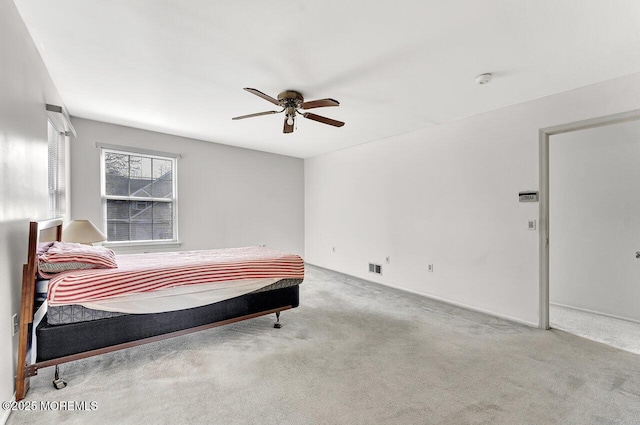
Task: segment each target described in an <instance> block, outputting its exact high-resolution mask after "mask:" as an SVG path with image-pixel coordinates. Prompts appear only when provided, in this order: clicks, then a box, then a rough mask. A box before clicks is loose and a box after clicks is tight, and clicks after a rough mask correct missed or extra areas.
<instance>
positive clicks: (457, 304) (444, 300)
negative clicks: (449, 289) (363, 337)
mask: <svg viewBox="0 0 640 425" xmlns="http://www.w3.org/2000/svg"><path fill="white" fill-rule="evenodd" d="M306 263H307V264H310V265H312V266H314V267H318V268H321V269H325V270H329V271H331V272H334V273H340V274H342V275H345V276H349V277H353V278H355V279H360V280H364V281H365V282H369V283H374V284H378V285H382V286H386V287H389V288H393V289H397V290H399V291H402V292H408V293H410V294H415V295H420V296H421V297H425V298H429V299H432V300H435V301H439V302H442V303H445V304H449V305H452V306H455V307H460V308H464V309H465V310H470V311H475V312H477V313H482V314H486V315H488V316H493V317H498V318H500V319H503V320H507V321H509V322H514V323H518V324H520V325H526V326H530V327H534V328H535V327H537V326H538V325H537V324H536V323H535V322H528V321H526V320H522V319H518V318H516V317H511V316H507V315H505V314H500V313H496V312H494V311H490V310H484V309H482V308H478V307H475V306H472V305H469V304H464V303H461V302H457V301H453V300H450V299H448V298H443V297H438V296H436V295H431V294H427V293H425V292H419V291H416V290H413V289H408V288H403V287H401V286H396V285H393V284H391V283H386V282H374V281H372V280H368V279H365V278H363V277H360V276H354V275H352V274H349V273H343V272H339V271H337V270H332V269H329V268H327V267H322V266H318V265H315V264H313V263H309V262H306Z"/></svg>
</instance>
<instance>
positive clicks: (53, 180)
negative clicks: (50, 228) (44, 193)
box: [47, 121, 66, 218]
mask: <svg viewBox="0 0 640 425" xmlns="http://www.w3.org/2000/svg"><path fill="white" fill-rule="evenodd" d="M47 140H48V145H49V148H48V174H49V217H51V218H58V217H62V216H64V214H65V212H66V207H65V206H66V202H65V187H64V178H65V173H64V170H65V164H64V157H65V146H64V145H65V134H64V133H62V132H60V131H58V130H57V129H56V127H55V126H54V125H53V123H52V122H51V121H49V122H48V125H47Z"/></svg>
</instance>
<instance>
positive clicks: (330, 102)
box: [232, 87, 344, 133]
mask: <svg viewBox="0 0 640 425" xmlns="http://www.w3.org/2000/svg"><path fill="white" fill-rule="evenodd" d="M244 89H245V90H246V91H248V92H249V93H252V94H255V95H256V96H258V97H261V98H263V99H264V100H267V101H269V102H271V103H273V104H274V105H278V106H279V107H281V108H282V110H280V111H266V112H258V113H256V114H249V115H241V116H239V117H234V118H232V119H234V120H242V119H245V118H252V117H259V116H261V115H271V114H279V113H282V112H284V113H285V117H284V129H283V131H282V132H283V133H293V124H294V122H295V118H296V114H298V115H302V116H303V117H304V118H308V119H310V120H313V121H318V122H321V123H323V124H329V125H332V126H334V127H342V126H343V125H344V123H343V122H342V121H336V120H332V119H331V118H326V117H323V116H320V115H316V114H312V113H311V112H301V111H300V109H304V110H306V109H313V108H324V107H326V106H339V105H340V102H338V101H337V100H335V99H318V100H311V101H308V102H305V101H304V98H303V97H302V95H301V94H300V93H298V92H297V91H293V90H287V91H283V92H282V93H280V94H279V95H278V99H274V98H273V97H271V96H269V95H267V94H264V93H262V92H261V91H259V90H256V89H252V88H249V87H245V88H244Z"/></svg>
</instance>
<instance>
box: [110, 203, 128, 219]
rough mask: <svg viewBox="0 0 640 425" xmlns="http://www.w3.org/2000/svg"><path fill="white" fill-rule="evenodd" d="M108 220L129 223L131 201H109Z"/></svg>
mask: <svg viewBox="0 0 640 425" xmlns="http://www.w3.org/2000/svg"><path fill="white" fill-rule="evenodd" d="M107 220H126V221H129V201H116V200H113V199H108V200H107Z"/></svg>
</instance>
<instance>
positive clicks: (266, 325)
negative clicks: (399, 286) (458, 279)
mask: <svg viewBox="0 0 640 425" xmlns="http://www.w3.org/2000/svg"><path fill="white" fill-rule="evenodd" d="M307 270H308V272H307V277H306V279H305V282H304V283H303V284H302V286H301V287H300V289H301V305H300V307H299V308H297V309H294V310H291V311H287V312H285V313H283V315H282V320H283V323H284V327H283V328H282V329H274V328H273V327H272V323H273V317H262V318H258V319H253V320H250V321H245V322H242V323H237V324H232V325H228V326H226V327H222V328H217V329H212V330H209V331H204V332H200V333H196V334H192V335H187V336H184V337H179V338H175V339H172V340H168V341H163V342H159V343H153V344H149V345H146V346H143V347H137V348H133V349H128V350H124V351H121V352H117V353H110V354H106V355H103V356H99V357H95V358H91V359H85V360H82V361H78V362H75V363H71V364H68V365H65V366H63V368H62V371H63V375H64V377H65V379H66V380H67V382H68V383H69V386H68V387H67V388H65V389H64V390H60V391H56V390H55V389H53V387H52V386H51V379H52V375H53V368H49V369H45V370H41V371H40V374H39V375H38V376H37V377H35V378H33V379H32V381H31V382H32V384H31V390H30V391H29V394H28V396H27V398H26V401H33V402H36V403H35V404H39V402H40V401H62V400H64V401H76V402H82V401H86V402H90V401H95V402H96V405H97V409H95V410H92V411H46V412H43V411H23V412H13V413H12V414H11V416H10V418H9V421H8V423H9V424H12V425H15V424H52V423H72V424H83V425H86V424H94V423H96V424H97V423H99V424H111V423H113V424H164V423H166V424H183V423H184V424H224V425H234V424H274V425H275V424H281V425H285V424H296V425H301V424H323V425H329V424H363V425H364V424H366V425H374V424H389V425H395V424H402V425H408V424H442V425H445V424H446V425H466V424H469V425H471V424H474V425H476V424H488V425H489V424H490V425H500V424H505V425H518V424H522V425H525V424H526V425H537V424H540V425H542V424H545V425H547V424H549V425H551V424H563V425H570V424H588V425H596V424H607V425H611V424H624V425H632V424H639V423H640V356H638V355H636V354H632V353H629V352H625V351H622V350H618V349H614V348H611V347H609V346H606V345H603V344H599V343H596V342H593V341H589V340H586V339H582V338H579V337H577V336H574V335H571V334H568V333H564V332H562V331H557V330H554V331H541V330H537V329H534V328H528V327H525V326H520V325H517V324H513V323H509V322H506V321H503V320H500V319H496V318H493V317H490V316H485V315H482V314H479V313H474V312H470V311H466V310H462V309H459V308H456V307H452V306H449V305H446V304H441V303H438V302H435V301H431V300H429V299H426V298H422V297H420V296H417V295H412V294H408V293H404V292H401V291H397V290H394V289H390V288H386V287H383V286H379V285H376V284H373V283H368V282H364V281H361V280H358V279H354V278H350V277H346V276H343V275H340V274H337V273H334V272H330V271H327V270H324V269H320V268H317V267H312V266H308V269H307Z"/></svg>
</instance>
